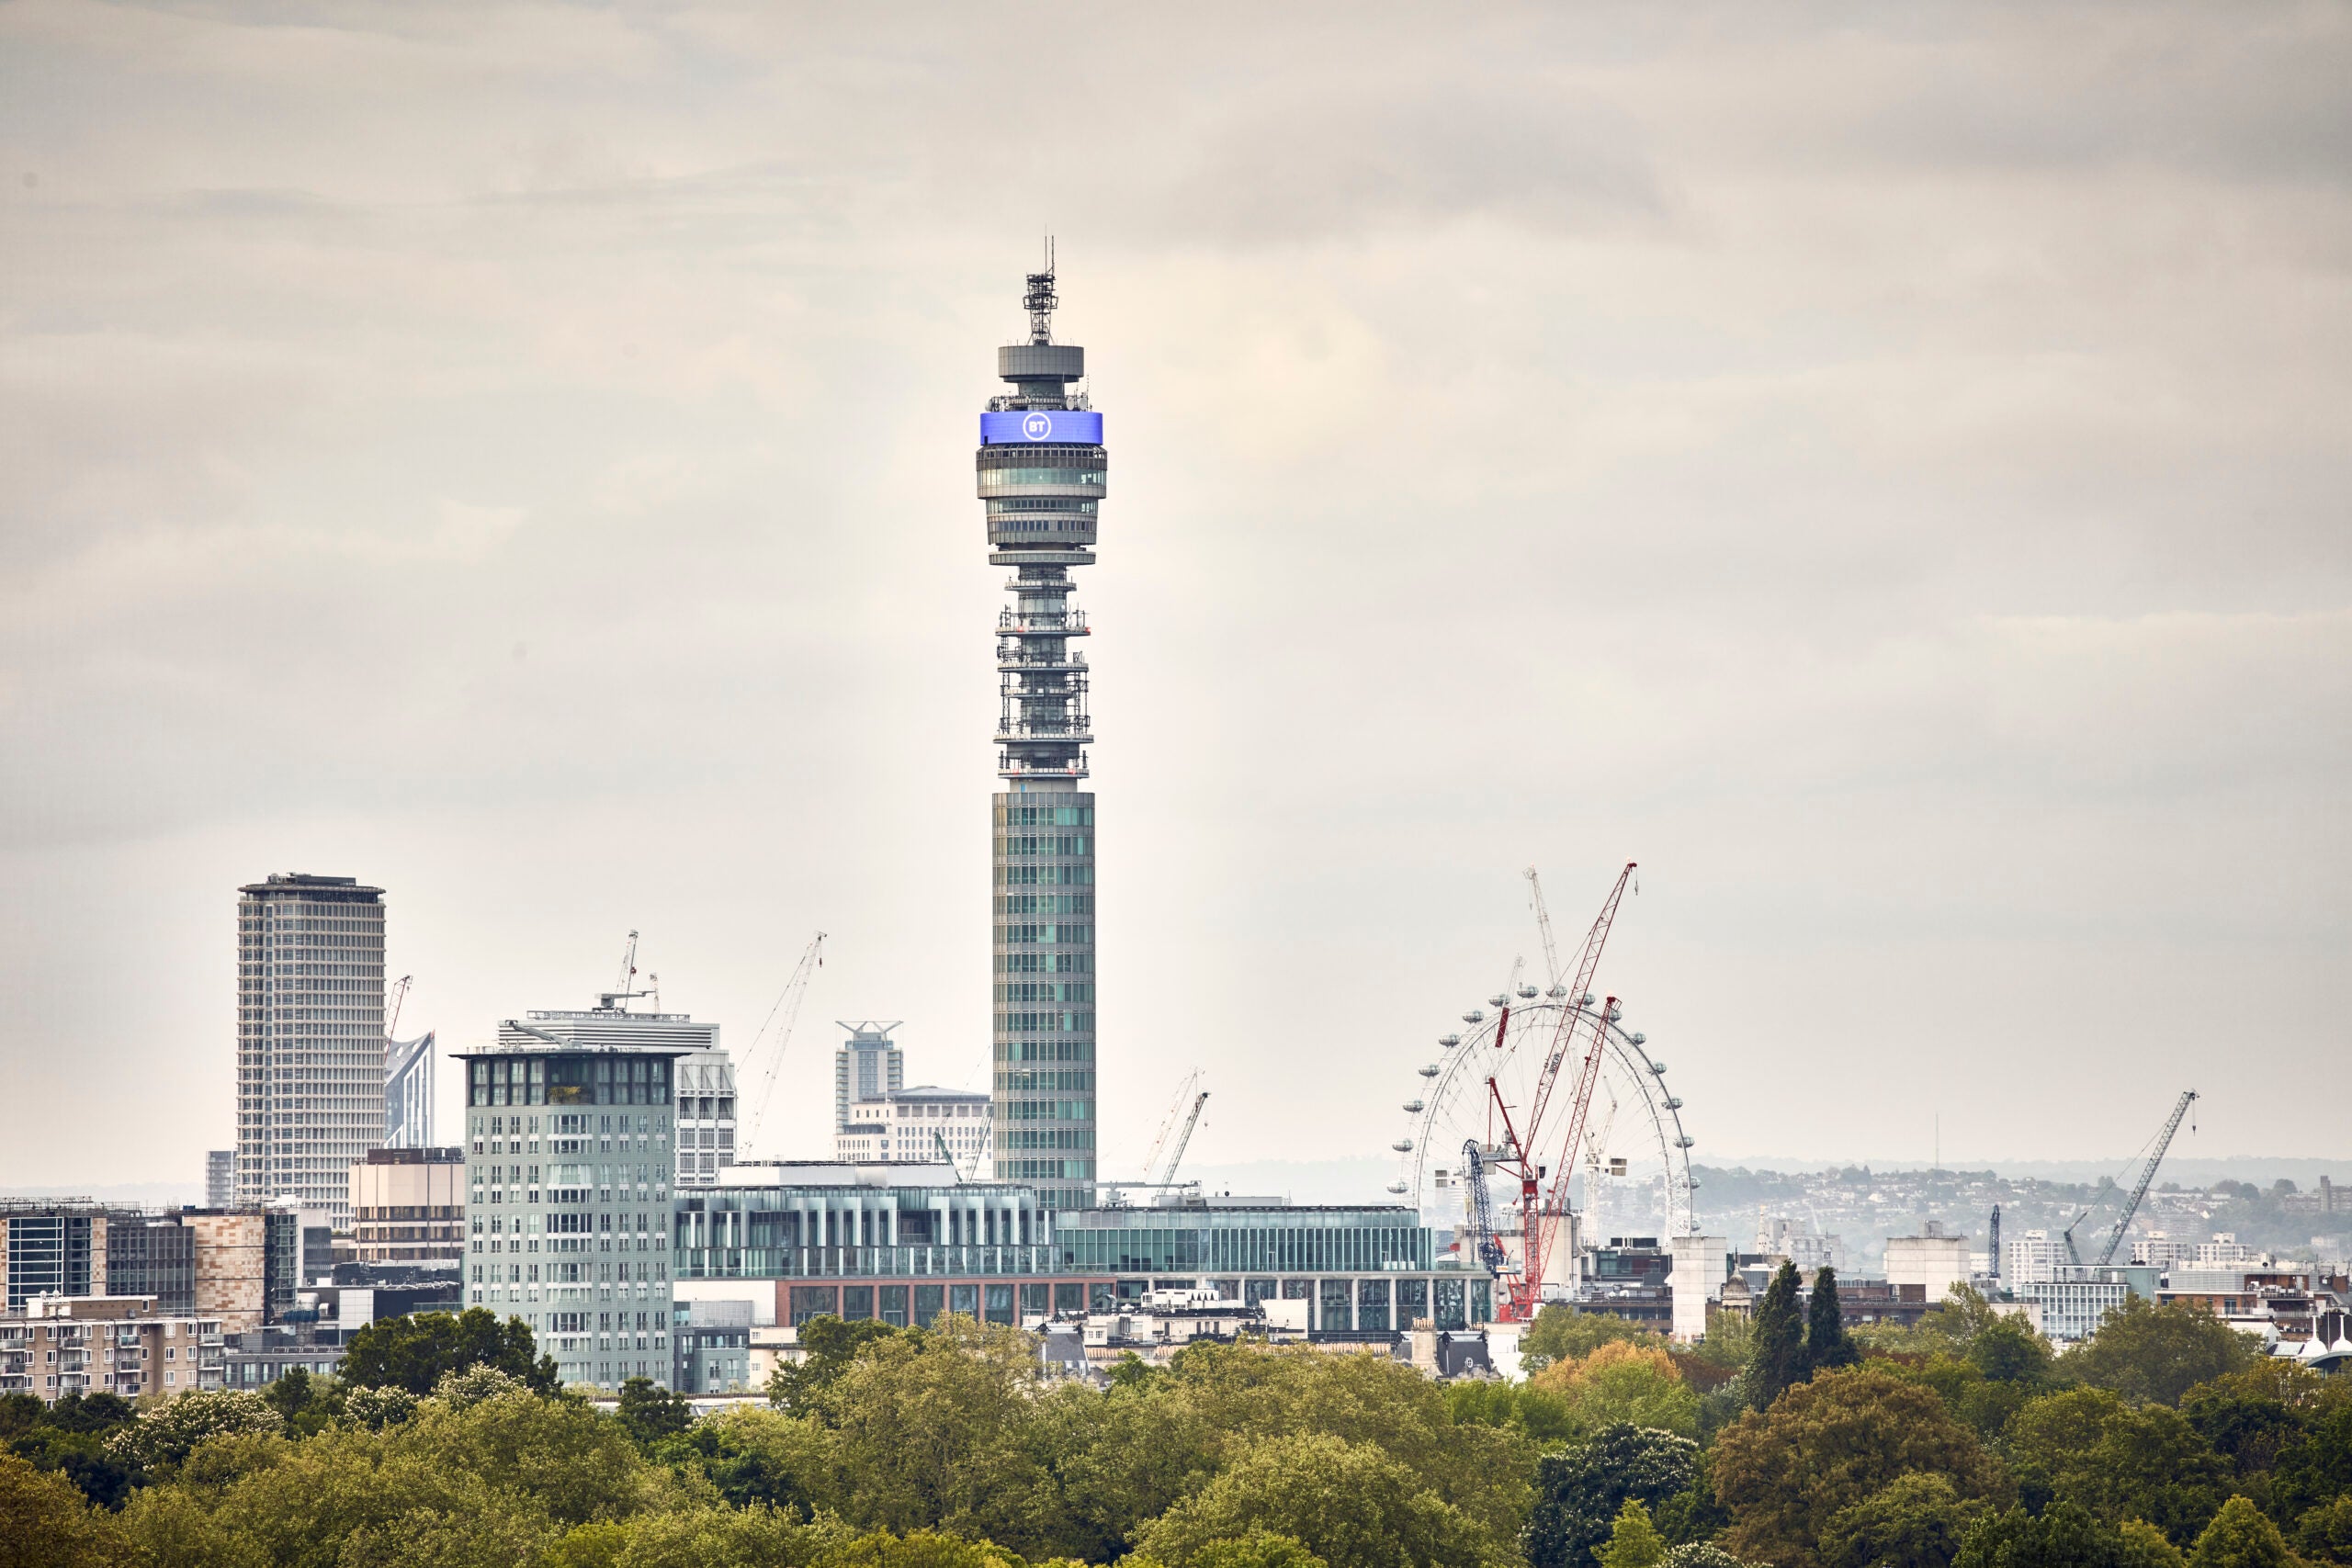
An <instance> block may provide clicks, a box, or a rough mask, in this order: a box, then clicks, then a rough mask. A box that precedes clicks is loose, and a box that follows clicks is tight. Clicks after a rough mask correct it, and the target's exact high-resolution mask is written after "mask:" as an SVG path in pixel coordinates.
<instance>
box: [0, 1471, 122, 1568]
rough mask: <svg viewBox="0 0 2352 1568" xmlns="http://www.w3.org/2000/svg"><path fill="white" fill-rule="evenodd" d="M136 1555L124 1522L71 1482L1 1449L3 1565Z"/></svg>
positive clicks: (44, 1566) (102, 1565)
mask: <svg viewBox="0 0 2352 1568" xmlns="http://www.w3.org/2000/svg"><path fill="white" fill-rule="evenodd" d="M136 1561H137V1559H136V1557H134V1555H133V1554H132V1551H131V1546H130V1540H128V1539H127V1538H126V1537H125V1536H124V1534H123V1532H122V1529H121V1528H120V1527H119V1525H117V1524H116V1523H115V1521H114V1520H113V1519H112V1518H111V1517H108V1516H107V1515H106V1514H103V1513H101V1512H99V1511H98V1510H96V1509H95V1508H93V1507H91V1506H90V1505H89V1504H88V1503H86V1502H85V1501H83V1498H82V1494H81V1493H80V1492H79V1491H77V1490H76V1489H75V1488H74V1483H72V1482H70V1481H68V1480H66V1479H65V1478H64V1477H63V1476H62V1475H48V1474H43V1473H42V1472H40V1471H39V1470H37V1469H35V1468H34V1467H33V1465H32V1464H31V1463H29V1462H28V1461H25V1460H22V1459H19V1458H17V1456H16V1455H14V1454H8V1453H0V1568H116V1565H117V1564H120V1565H122V1568H129V1565H130V1563H132V1562H136Z"/></svg>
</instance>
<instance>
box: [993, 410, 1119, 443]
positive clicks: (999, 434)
mask: <svg viewBox="0 0 2352 1568" xmlns="http://www.w3.org/2000/svg"><path fill="white" fill-rule="evenodd" d="M1039 441H1058V442H1062V443H1065V444H1067V445H1069V446H1102V445H1103V416H1102V415H1101V414H1099V413H1091V412H1080V411H1079V410H1077V409H1029V410H1026V411H1024V412H1014V413H984V414H982V415H980V445H981V446H1029V445H1031V444H1033V443H1035V442H1039Z"/></svg>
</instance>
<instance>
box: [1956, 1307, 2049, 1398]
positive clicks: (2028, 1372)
mask: <svg viewBox="0 0 2352 1568" xmlns="http://www.w3.org/2000/svg"><path fill="white" fill-rule="evenodd" d="M1965 1354H1966V1357H1967V1359H1968V1364H1969V1365H1970V1366H1972V1367H1974V1368H1975V1369H1976V1371H1978V1372H1979V1373H1980V1374H1981V1375H1982V1376H1983V1377H1984V1379H1985V1382H2006V1383H2024V1384H2028V1385H2031V1386H2035V1387H2039V1386H2041V1385H2042V1384H2045V1383H2047V1382H2049V1381H2050V1371H2051V1362H2052V1350H2051V1348H2050V1341H2049V1340H2047V1339H2044V1338H2043V1337H2041V1335H2039V1334H2037V1333H2035V1332H2034V1330H2033V1328H2032V1326H2031V1325H2029V1324H2027V1323H2026V1322H2025V1320H2024V1319H2022V1318H2018V1317H2010V1316H2000V1317H1996V1318H1994V1319H1993V1320H1992V1321H1991V1322H1990V1323H1987V1324H1985V1325H1984V1326H1983V1327H1982V1328H1981V1329H1979V1330H1978V1331H1977V1332H1976V1333H1974V1334H1973V1335H1972V1336H1971V1337H1970V1338H1969V1341H1968V1345H1967V1348H1966V1352H1965Z"/></svg>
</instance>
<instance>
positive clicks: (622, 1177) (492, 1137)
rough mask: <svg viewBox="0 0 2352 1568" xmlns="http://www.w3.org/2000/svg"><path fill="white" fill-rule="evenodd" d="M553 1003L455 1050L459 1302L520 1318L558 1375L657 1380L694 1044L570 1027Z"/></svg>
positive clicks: (666, 1351)
mask: <svg viewBox="0 0 2352 1568" xmlns="http://www.w3.org/2000/svg"><path fill="white" fill-rule="evenodd" d="M649 1016H651V1017H656V1018H658V1017H660V1016H662V1015H659V1014H655V1015H649ZM564 1017H565V1015H560V1014H559V1015H553V1017H552V1018H551V1017H550V1015H548V1014H544V1013H540V1014H534V1015H533V1019H532V1021H531V1022H529V1023H519V1022H515V1021H509V1022H507V1023H505V1024H503V1025H502V1026H501V1027H500V1030H499V1045H498V1046H497V1048H495V1049H492V1050H486V1051H478V1052H458V1053H457V1054H456V1059H457V1060H458V1061H461V1062H463V1063H465V1064H466V1069H465V1070H466V1280H465V1291H466V1304H467V1305H469V1306H483V1307H487V1308H489V1309H490V1310H491V1311H492V1312H495V1313H497V1314H500V1315H502V1316H515V1317H520V1318H521V1319H523V1321H524V1322H525V1323H526V1324H527V1325H529V1326H530V1328H531V1330H532V1333H533V1335H534V1336H535V1337H537V1341H538V1344H539V1347H540V1348H541V1349H542V1350H544V1351H546V1352H547V1353H548V1354H550V1355H552V1356H553V1357H554V1358H555V1359H556V1364H557V1366H558V1368H559V1369H560V1372H561V1375H562V1377H563V1379H564V1381H565V1382H576V1383H594V1384H596V1385H598V1386H600V1387H604V1388H616V1387H618V1386H619V1384H620V1383H621V1382H622V1381H623V1380H624V1379H627V1378H631V1377H650V1378H652V1379H654V1380H656V1381H657V1382H663V1383H666V1382H668V1380H669V1378H670V1375H671V1359H670V1356H671V1352H670V1326H671V1303H672V1293H671V1278H672V1276H671V1251H670V1248H671V1211H670V1195H671V1190H672V1177H673V1172H674V1168H675V1167H674V1161H675V1160H676V1158H677V1152H676V1149H675V1147H674V1145H673V1136H674V1135H675V1134H676V1131H677V1127H676V1121H675V1117H676V1111H677V1106H676V1102H675V1099H676V1097H675V1090H674V1089H673V1084H674V1081H675V1080H674V1077H673V1075H674V1073H675V1070H676V1064H677V1062H678V1060H679V1058H681V1057H684V1056H686V1055H690V1054H692V1051H693V1049H694V1043H693V1042H690V1041H683V1040H681V1041H677V1042H673V1043H630V1042H626V1041H624V1042H623V1043H613V1041H612V1040H611V1039H610V1038H603V1039H597V1040H593V1041H592V1040H587V1039H567V1038H562V1037H560V1036H559V1035H558V1034H557V1033H556V1032H555V1030H554V1028H553V1027H552V1024H553V1023H555V1022H558V1021H561V1020H562V1019H563V1018H564ZM679 1022H680V1023H682V1024H683V1023H684V1020H680V1021H679ZM578 1032H580V1033H583V1034H585V1033H594V1031H592V1030H589V1029H587V1028H586V1027H585V1026H584V1024H583V1026H582V1029H581V1030H580V1031H578ZM714 1034H715V1031H714Z"/></svg>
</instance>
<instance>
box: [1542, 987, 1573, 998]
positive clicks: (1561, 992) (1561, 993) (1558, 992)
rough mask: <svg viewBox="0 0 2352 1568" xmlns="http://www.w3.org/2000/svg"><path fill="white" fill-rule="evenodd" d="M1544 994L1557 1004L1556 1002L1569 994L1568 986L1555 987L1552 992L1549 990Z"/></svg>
mask: <svg viewBox="0 0 2352 1568" xmlns="http://www.w3.org/2000/svg"><path fill="white" fill-rule="evenodd" d="M1567 994H1568V988H1567V987H1566V986H1555V987H1552V988H1551V989H1550V990H1548V991H1546V992H1544V995H1545V996H1547V997H1549V998H1552V999H1553V1000H1554V1001H1555V1002H1556V1001H1558V1000H1559V999H1560V998H1562V997H1565V996H1566V995H1567Z"/></svg>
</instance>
